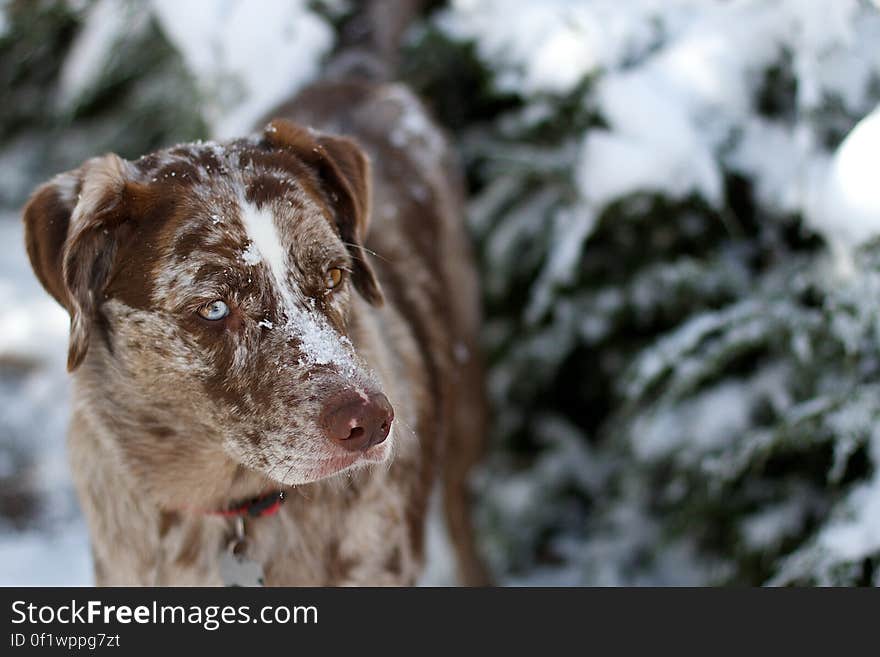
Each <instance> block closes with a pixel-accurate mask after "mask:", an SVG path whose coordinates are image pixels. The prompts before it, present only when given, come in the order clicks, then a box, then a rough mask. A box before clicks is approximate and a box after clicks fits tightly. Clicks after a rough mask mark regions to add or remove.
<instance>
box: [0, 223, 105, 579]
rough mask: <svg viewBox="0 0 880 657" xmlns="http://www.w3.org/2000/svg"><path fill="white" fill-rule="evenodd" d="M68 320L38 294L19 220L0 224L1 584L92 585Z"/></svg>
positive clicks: (59, 310)
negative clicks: (75, 467) (79, 497)
mask: <svg viewBox="0 0 880 657" xmlns="http://www.w3.org/2000/svg"><path fill="white" fill-rule="evenodd" d="M66 342H67V315H66V313H65V312H64V311H63V310H62V309H61V308H60V307H59V306H58V304H56V303H55V301H54V300H53V299H51V298H50V297H49V296H48V295H47V294H46V293H45V292H44V291H43V289H42V288H41V287H40V284H39V283H38V282H37V279H36V278H35V277H34V275H33V273H32V271H31V268H30V264H29V263H28V260H27V255H26V253H25V249H24V240H23V236H22V227H21V222H20V221H19V218H18V216H17V215H15V214H4V215H0V509H2V515H0V584H2V585H4V586H10V585H71V586H73V585H87V584H90V583H91V577H92V575H91V563H90V557H89V551H88V538H87V536H86V530H85V525H84V522H83V520H82V517H81V516H80V514H79V510H78V508H77V505H76V500H75V496H74V493H73V490H72V487H71V482H70V474H69V469H68V466H67V455H66V451H65V442H64V433H65V425H66V421H67V398H68V382H67V376H66V374H65V372H64V359H65V352H66Z"/></svg>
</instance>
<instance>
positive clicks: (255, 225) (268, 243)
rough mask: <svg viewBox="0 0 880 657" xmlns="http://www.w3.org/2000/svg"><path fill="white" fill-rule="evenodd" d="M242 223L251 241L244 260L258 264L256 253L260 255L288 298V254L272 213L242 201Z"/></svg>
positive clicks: (243, 257)
mask: <svg viewBox="0 0 880 657" xmlns="http://www.w3.org/2000/svg"><path fill="white" fill-rule="evenodd" d="M241 221H242V223H243V224H244V228H245V231H247V235H248V237H249V238H250V240H251V243H250V244H249V245H248V248H247V250H246V251H245V252H244V254H242V259H244V260H245V262H247V263H248V264H256V262H258V260H257V259H256V253H255V252H254V250H256V252H258V253H259V255H260V257H262V259H263V261H265V262H266V264H267V265H269V270H270V271H271V272H272V275H273V276H274V277H275V281H276V282H277V283H278V288H279V290H280V291H281V293H282V295H283V296H284V297H285V298H286V297H287V296H288V294H289V293H288V291H287V286H286V285H285V281H286V280H287V253H286V252H285V250H284V245H283V244H282V242H281V236H280V235H279V234H278V228H277V227H276V226H275V219H274V217H273V216H272V213H271V212H270V211H269V210H268V209H266V208H263V209H258V208H257V207H256V206H255V205H253V204H252V203H248V202H247V201H245V200H243V199H242V200H241Z"/></svg>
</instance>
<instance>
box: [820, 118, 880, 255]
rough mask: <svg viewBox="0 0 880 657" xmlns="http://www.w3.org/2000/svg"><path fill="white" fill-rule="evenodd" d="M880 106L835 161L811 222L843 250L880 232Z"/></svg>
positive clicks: (853, 131)
mask: <svg viewBox="0 0 880 657" xmlns="http://www.w3.org/2000/svg"><path fill="white" fill-rule="evenodd" d="M878 171H880V108H878V109H876V110H874V112H872V113H871V114H869V115H868V116H866V117H865V118H864V119H862V120H861V121H860V122H859V123H858V125H856V127H855V128H853V130H852V131H851V132H850V133H849V135H847V137H846V139H845V140H844V141H843V143H842V144H841V145H840V147H839V148H838V149H837V151H836V152H835V154H834V157H833V159H832V160H831V164H830V167H829V168H828V171H827V175H826V177H825V179H824V181H823V182H824V186H823V187H822V191H821V192H820V197H819V199H818V200H817V202H816V204H815V206H814V207H813V208H811V210H812V211H811V212H809V213H808V215H807V216H808V219H809V221H810V223H811V224H812V225H813V227H815V228H816V229H817V230H819V231H820V232H822V233H823V234H824V235H826V236H827V237H828V239H829V240H830V241H832V242H833V243H834V244H835V245H836V246H838V247H840V248H841V250H842V251H844V252H846V253H849V252H851V250H852V249H853V248H855V247H857V246H858V245H860V244H863V243H864V242H867V241H868V240H870V239H871V238H873V237H876V236H877V235H878V234H880V185H878V184H877V172H878Z"/></svg>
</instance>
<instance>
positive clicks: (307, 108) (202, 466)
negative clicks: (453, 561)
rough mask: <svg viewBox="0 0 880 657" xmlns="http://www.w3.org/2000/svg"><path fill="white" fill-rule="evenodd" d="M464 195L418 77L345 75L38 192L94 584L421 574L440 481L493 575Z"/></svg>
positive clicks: (480, 572)
mask: <svg viewBox="0 0 880 657" xmlns="http://www.w3.org/2000/svg"><path fill="white" fill-rule="evenodd" d="M462 204H463V192H462V182H461V176H460V172H459V170H458V168H457V165H456V161H455V157H454V155H453V152H452V150H451V149H450V146H449V144H448V142H447V139H446V138H445V136H444V134H443V133H442V132H441V130H440V129H438V128H437V127H436V125H435V124H434V123H433V121H432V119H431V118H430V117H429V115H428V113H427V111H426V110H425V109H424V107H423V106H422V105H421V103H420V102H419V101H418V100H417V99H416V98H415V96H414V95H412V94H411V93H410V92H409V91H408V90H407V89H406V88H405V87H403V86H401V85H399V84H393V83H374V82H356V81H346V80H337V81H324V82H318V83H315V84H314V85H312V86H311V87H309V88H307V89H305V90H304V91H302V92H301V93H300V94H299V95H298V96H297V97H296V98H295V99H294V100H292V101H291V102H289V103H287V104H286V105H284V106H282V107H281V108H279V109H278V110H277V111H276V112H275V113H274V118H273V119H272V120H271V121H269V122H268V125H266V127H265V128H264V129H263V130H262V131H257V132H255V133H254V134H252V135H250V136H247V137H244V138H241V139H236V140H231V141H226V142H223V143H216V142H197V143H190V144H184V145H178V146H174V147H171V148H168V149H165V150H160V151H158V152H155V153H152V154H150V155H146V156H144V157H141V158H140V159H138V160H135V161H127V160H124V159H122V158H120V157H118V156H117V155H114V154H108V155H104V156H101V157H96V158H93V159H90V160H88V161H86V162H85V163H83V164H82V166H80V167H79V168H78V169H75V170H73V171H69V172H67V173H63V174H60V175H58V176H56V177H55V178H54V179H52V180H51V181H49V182H48V183H46V184H44V185H43V186H41V187H40V188H38V189H37V190H36V191H35V192H34V194H33V195H32V197H31V198H30V200H29V201H28V203H27V205H26V207H25V209H24V212H23V218H24V224H25V235H26V246H27V251H28V254H29V256H30V260H31V263H32V265H33V269H34V271H35V273H36V275H37V277H38V278H39V280H40V281H41V283H42V284H43V286H44V287H45V288H46V290H47V291H48V292H49V293H50V294H51V295H52V296H53V297H54V298H55V299H56V300H57V301H58V302H59V303H60V304H61V305H62V306H64V308H65V309H66V310H67V311H68V312H69V314H70V322H71V323H70V344H69V351H68V369H69V370H70V372H71V373H72V378H73V401H72V411H71V422H70V429H69V453H70V462H71V467H72V472H73V476H74V483H75V486H76V489H77V493H78V496H79V499H80V502H81V505H82V508H83V510H84V513H85V516H86V519H87V522H88V526H89V531H90V536H91V543H92V552H93V557H94V559H93V561H94V572H95V581H96V583H97V584H98V585H222V584H243V583H245V582H243V581H240V580H241V579H242V578H244V579H252V580H253V581H252V582H250V583H253V584H265V585H284V586H298V585H310V586H311V585H333V586H335V585H412V584H414V583H416V582H417V580H418V578H419V575H420V573H421V572H422V569H423V564H424V556H425V523H426V513H427V510H428V502H429V497H430V496H431V491H432V489H433V488H434V486H435V485H436V484H439V485H440V486H441V487H442V496H443V502H444V507H445V518H446V521H447V526H448V529H449V535H450V538H451V542H452V544H453V546H454V552H455V555H456V557H457V564H458V573H459V578H460V580H461V581H462V583H465V584H470V585H476V584H484V583H486V582H487V581H488V578H487V574H486V569H485V567H484V566H483V564H482V562H481V560H480V558H479V557H478V555H477V551H476V549H475V546H474V536H473V530H472V527H471V524H470V520H469V506H468V491H467V480H468V473H469V471H470V469H471V468H472V466H473V465H474V464H475V463H476V462H477V460H478V459H479V456H480V454H481V452H482V448H483V437H484V435H485V431H486V422H487V410H486V401H485V395H484V390H483V364H482V360H481V356H480V352H479V345H478V331H479V326H480V308H479V284H478V279H477V275H476V272H475V268H474V264H473V259H472V255H471V250H470V247H469V245H468V241H467V238H466V235H465V231H464V227H463V221H462V218H463V210H462ZM230 558H231V561H230ZM230 563H231V564H232V565H231V566H230V565H229V564H230ZM236 566H237V567H238V568H239V571H238V573H235V572H233V573H232V574H231V575H230V574H229V572H228V571H229V570H230V569H232V570H234V568H235V567H236ZM249 568H250V569H251V570H250V571H248V569H249ZM248 572H250V574H249V575H248V574H247V573H248ZM242 573H245V574H244V575H243V574H242Z"/></svg>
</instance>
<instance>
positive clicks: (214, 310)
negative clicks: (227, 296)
mask: <svg viewBox="0 0 880 657" xmlns="http://www.w3.org/2000/svg"><path fill="white" fill-rule="evenodd" d="M228 314H229V306H227V305H226V302H225V301H221V300H220V299H217V300H216V301H212V302H211V303H209V304H206V305H204V306H202V307H201V308H199V315H201V316H202V317H204V318H205V319H209V320H211V321H212V322H216V321H217V320H218V319H223V318H224V317H226V316H227V315H228Z"/></svg>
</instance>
